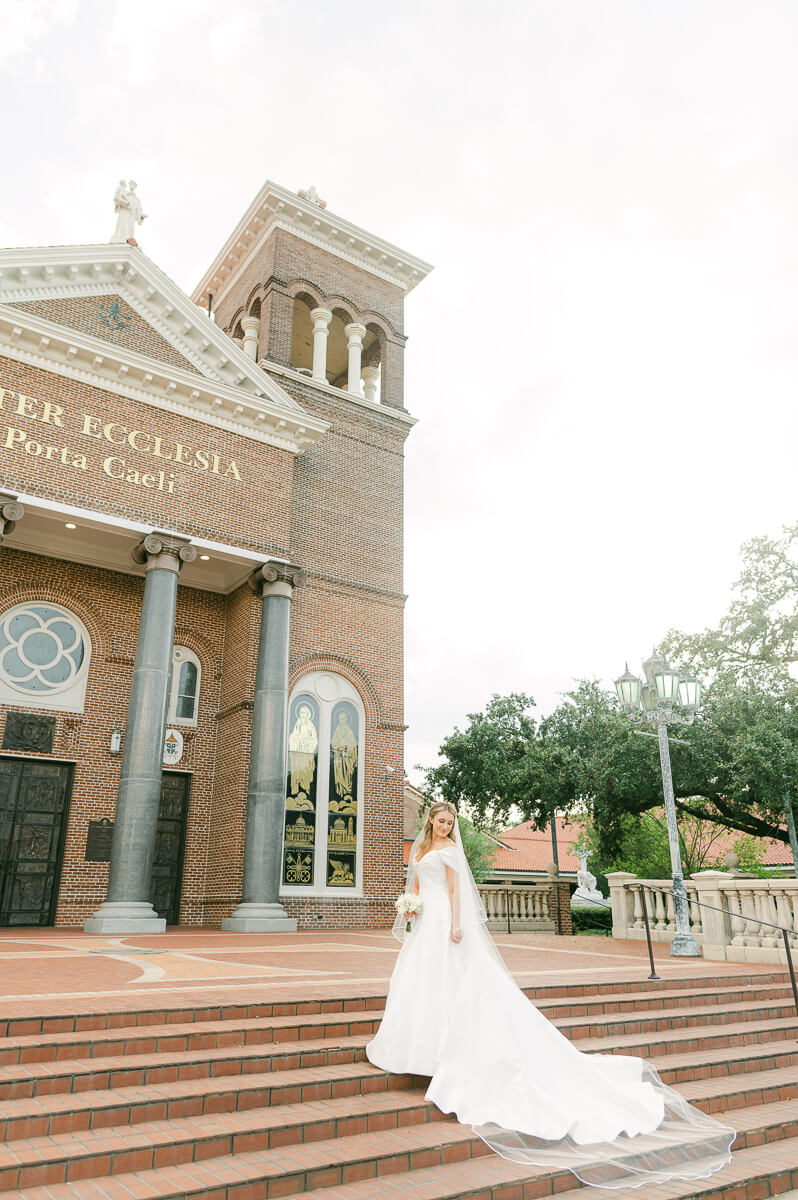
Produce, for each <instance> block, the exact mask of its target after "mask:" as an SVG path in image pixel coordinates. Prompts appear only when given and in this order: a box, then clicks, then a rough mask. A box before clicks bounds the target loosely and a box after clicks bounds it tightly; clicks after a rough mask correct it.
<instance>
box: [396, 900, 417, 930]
mask: <svg viewBox="0 0 798 1200" xmlns="http://www.w3.org/2000/svg"><path fill="white" fill-rule="evenodd" d="M394 907H395V908H396V911H397V912H398V913H401V914H402V915H403V916H408V917H409V915H410V914H412V915H413V916H415V917H417V916H418V914H419V913H420V912H421V910H422V908H423V907H424V905H423V902H422V900H421V897H420V896H417V895H416V893H415V892H403V893H402V895H401V896H399V897H398V899H396V900H395V901H394ZM412 928H413V923H412V921H410V920H408V922H407V924H406V925H405V932H406V933H409V932H410V930H411V929H412Z"/></svg>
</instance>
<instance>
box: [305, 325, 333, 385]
mask: <svg viewBox="0 0 798 1200" xmlns="http://www.w3.org/2000/svg"><path fill="white" fill-rule="evenodd" d="M310 319H311V320H312V322H313V378H314V379H321V380H322V382H323V383H326V382H327V335H328V333H329V325H330V321H331V320H332V313H331V312H330V310H329V308H314V309H313V310H312V311H311V314H310Z"/></svg>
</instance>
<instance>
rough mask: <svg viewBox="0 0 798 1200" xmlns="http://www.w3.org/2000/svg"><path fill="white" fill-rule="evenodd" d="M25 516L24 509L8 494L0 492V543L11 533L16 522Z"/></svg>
mask: <svg viewBox="0 0 798 1200" xmlns="http://www.w3.org/2000/svg"><path fill="white" fill-rule="evenodd" d="M24 516H25V508H24V506H23V505H22V504H20V502H19V500H17V498H16V496H12V495H11V494H10V493H9V492H0V542H2V541H3V539H4V538H5V536H6V534H8V533H11V531H12V530H13V528H14V526H15V525H16V523H17V521H21V520H22V518H23V517H24Z"/></svg>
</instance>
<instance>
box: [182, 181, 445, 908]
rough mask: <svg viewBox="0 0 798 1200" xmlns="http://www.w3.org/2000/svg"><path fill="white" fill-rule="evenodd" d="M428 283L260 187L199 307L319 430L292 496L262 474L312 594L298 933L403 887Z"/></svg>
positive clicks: (289, 835) (291, 790) (294, 734)
mask: <svg viewBox="0 0 798 1200" xmlns="http://www.w3.org/2000/svg"><path fill="white" fill-rule="evenodd" d="M430 269H431V268H430V266H429V264H428V263H425V262H423V261H422V260H421V259H418V258H415V257H413V256H412V255H410V254H407V253H406V252H405V251H404V250H400V249H399V248H398V247H397V246H394V245H392V244H391V243H390V242H386V241H384V240H383V239H382V238H379V237H375V236H374V235H373V234H370V233H368V232H366V230H364V229H360V228H358V227H357V226H356V225H353V224H352V223H351V222H349V221H346V220H344V218H343V217H338V216H336V215H335V214H333V213H331V212H330V211H329V209H328V208H327V207H326V205H325V203H324V201H323V200H322V199H321V197H320V196H319V195H318V194H317V192H316V191H315V189H313V188H310V189H308V190H307V191H305V192H299V193H298V194H294V193H293V192H289V191H286V190H285V189H284V188H281V187H278V186H277V185H276V184H273V183H266V184H265V185H264V187H263V188H262V189H261V191H260V193H259V194H258V196H257V197H256V198H255V200H254V202H253V203H252V205H251V206H250V208H249V210H248V211H247V212H246V214H245V215H244V217H243V218H242V220H241V221H240V222H239V224H238V226H237V227H236V229H235V230H234V231H233V233H232V234H231V236H230V237H229V238H228V240H227V242H226V244H225V245H224V247H223V248H222V250H221V251H220V253H219V254H218V255H217V257H216V259H215V261H214V263H213V265H212V266H211V268H210V270H209V271H208V272H207V273H206V275H205V277H204V278H203V280H202V282H201V283H200V285H199V286H198V288H197V289H196V291H195V292H194V296H193V299H194V300H195V302H196V303H197V304H200V305H202V306H203V307H207V306H208V303H209V300H210V304H211V309H212V312H213V314H214V318H215V321H216V324H217V326H218V327H219V328H220V329H221V330H223V331H224V332H225V333H226V334H227V335H228V337H230V338H232V339H233V341H235V342H236V343H237V345H239V346H240V347H241V349H242V350H243V352H244V354H246V355H248V356H249V357H250V358H251V359H252V360H254V362H256V363H257V364H258V366H259V367H260V369H261V370H262V371H263V372H264V374H265V375H267V376H269V377H270V381H271V382H272V383H276V384H279V386H280V388H282V389H283V391H284V392H286V393H288V395H289V397H290V399H291V400H293V401H295V402H296V407H295V408H294V409H292V412H291V416H292V417H293V418H294V419H295V420H300V421H301V419H302V417H303V416H304V417H306V418H307V419H308V427H310V424H311V421H313V422H315V426H314V427H315V428H320V429H321V430H322V432H321V436H320V437H319V438H318V439H317V440H316V441H315V442H314V443H313V444H312V445H311V444H309V445H308V446H307V447H306V448H305V449H304V450H303V452H302V453H301V454H298V455H294V456H293V457H292V459H291V463H290V467H289V475H290V487H289V489H288V490H287V492H285V493H283V494H282V495H281V494H280V492H279V490H278V489H277V488H275V487H274V486H273V485H272V483H271V481H270V479H269V476H268V474H267V472H266V471H265V470H264V473H263V476H262V500H261V501H260V503H262V506H263V510H264V512H270V511H274V512H275V513H278V512H279V511H280V508H281V506H283V507H284V508H286V509H287V511H288V518H289V525H290V537H289V540H288V541H287V542H284V543H281V544H280V545H279V546H278V547H276V549H275V553H276V554H277V555H279V556H284V558H285V560H287V561H288V562H289V563H291V564H294V565H295V567H296V568H297V569H299V570H301V572H302V576H303V578H304V579H305V581H306V582H305V586H303V587H301V588H297V589H295V591H294V593H293V598H292V600H291V605H290V655H289V662H288V675H289V678H288V697H287V701H288V703H287V711H286V714H285V716H286V729H287V735H286V748H285V749H286V761H287V763H288V770H287V772H285V779H286V783H285V803H284V805H283V806H282V808H281V811H280V812H279V814H278V813H274V814H273V816H272V818H270V822H269V826H268V833H267V835H266V836H265V841H264V849H263V853H264V854H265V853H266V849H265V847H268V853H269V854H271V855H273V856H279V863H280V872H281V874H280V894H279V901H280V903H281V904H282V905H283V906H284V908H285V911H286V912H287V913H288V914H289V916H290V918H291V919H295V920H297V921H298V922H299V924H300V925H304V926H305V927H309V926H312V925H313V924H314V922H316V921H317V920H322V921H324V922H325V924H326V925H327V926H328V927H336V926H337V927H341V926H355V927H357V926H359V927H373V926H375V925H380V924H384V923H385V922H386V921H387V920H389V919H392V916H391V912H390V909H391V901H390V897H392V896H394V895H395V894H396V889H397V888H400V887H401V883H402V858H401V846H402V834H403V789H404V772H403V769H402V768H403V758H404V729H405V725H404V695H403V692H404V654H403V618H404V601H405V596H404V585H403V553H402V547H403V530H402V522H403V485H404V481H403V467H404V442H405V439H406V438H407V435H408V433H409V432H410V429H411V428H412V426H413V424H414V418H413V417H411V416H410V414H409V413H408V412H407V409H406V407H405V396H404V380H403V358H404V350H405V341H406V339H405V334H404V301H405V296H406V295H407V293H408V292H410V291H411V290H412V289H413V288H414V287H415V286H416V284H417V283H419V282H420V281H421V280H422V279H423V278H424V277H425V275H426V274H427V273H428V272H429V271H430ZM288 419H289V414H288V412H286V421H288ZM272 767H273V764H272V765H271V766H269V768H268V771H267V773H268V774H269V775H270V777H271V778H273V779H277V780H278V781H279V780H280V779H282V778H283V771H282V768H281V767H278V768H277V769H276V770H273V769H272ZM277 786H278V787H279V786H280V784H279V783H278V785H277ZM259 856H261V848H260V847H259V848H258V850H257V856H256V857H258V860H260V859H259ZM273 899H274V900H275V901H276V899H277V897H274V898H273Z"/></svg>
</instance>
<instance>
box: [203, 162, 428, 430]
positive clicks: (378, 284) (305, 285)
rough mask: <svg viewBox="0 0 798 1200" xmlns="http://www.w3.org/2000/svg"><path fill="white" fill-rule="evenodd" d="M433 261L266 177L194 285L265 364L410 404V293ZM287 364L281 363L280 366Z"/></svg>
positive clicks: (397, 404) (311, 193)
mask: <svg viewBox="0 0 798 1200" xmlns="http://www.w3.org/2000/svg"><path fill="white" fill-rule="evenodd" d="M430 270H431V267H430V265H429V264H428V263H425V262H423V261H422V260H421V259H419V258H416V257H414V256H413V255H410V254H407V253H406V252H405V251H404V250H400V249H399V247H398V246H394V245H392V244H391V243H390V242H386V241H384V240H383V239H382V238H379V237H375V236H374V235H373V234H370V233H367V232H366V231H365V230H363V229H360V228H358V227H357V226H356V225H353V224H351V223H350V222H349V221H346V220H344V219H343V218H342V217H337V216H335V215H334V214H332V213H330V212H329V210H328V209H327V206H326V203H325V201H324V200H322V199H321V198H320V196H319V195H318V193H317V192H316V189H315V188H309V189H308V190H307V191H300V192H299V193H297V194H294V193H293V192H289V191H287V190H286V189H285V188H281V187H278V186H277V185H276V184H274V183H270V182H268V183H266V184H264V186H263V188H262V189H261V191H260V193H259V194H258V196H257V197H256V198H255V200H254V202H253V203H252V205H251V206H250V208H249V210H248V211H247V213H246V214H245V215H244V217H243V218H242V220H241V221H240V222H239V224H238V226H237V228H236V229H235V231H234V232H233V234H232V235H231V236H230V238H228V240H227V243H226V244H225V246H224V247H223V248H222V250H221V251H220V253H219V254H218V256H217V258H216V260H215V261H214V263H213V265H212V266H211V268H210V270H209V271H208V272H207V273H206V275H205V276H204V278H203V279H202V282H201V283H200V284H199V287H198V288H197V289H196V291H195V293H194V299H195V300H196V302H197V303H198V304H202V305H207V304H208V302H209V298H210V304H211V308H212V310H213V312H214V316H215V319H216V322H217V324H218V325H219V326H220V327H221V328H223V329H224V330H225V331H226V332H227V333H228V334H229V335H230V336H231V337H232V338H234V339H235V340H236V341H238V342H239V343H240V344H241V345H242V346H243V348H244V350H245V352H246V353H247V354H249V355H250V356H251V357H252V358H254V359H255V360H256V361H257V362H260V363H261V364H262V365H263V367H264V368H265V369H266V370H272V369H273V368H275V367H276V368H283V369H284V370H286V371H290V372H291V373H293V374H296V375H298V376H300V377H303V378H305V379H311V380H313V381H314V382H315V383H319V384H325V385H327V386H329V387H332V388H334V389H336V391H343V392H346V393H347V394H348V395H350V396H356V397H359V398H363V399H365V400H367V401H369V402H370V403H379V404H381V405H384V406H385V407H388V408H394V409H403V408H404V407H405V405H404V384H403V356H404V347H405V342H406V338H405V335H404V332H403V330H404V298H405V295H406V294H407V293H408V292H409V291H411V289H412V288H414V287H415V286H416V284H417V283H420V282H421V280H422V279H423V278H424V277H425V276H426V275H427V274H428V272H429V271H430ZM278 373H279V372H278Z"/></svg>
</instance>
